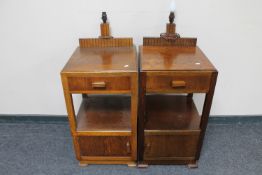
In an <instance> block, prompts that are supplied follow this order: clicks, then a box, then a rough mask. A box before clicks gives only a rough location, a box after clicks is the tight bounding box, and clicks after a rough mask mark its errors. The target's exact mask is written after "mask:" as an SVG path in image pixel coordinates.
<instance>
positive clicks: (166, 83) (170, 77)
mask: <svg viewBox="0 0 262 175" xmlns="http://www.w3.org/2000/svg"><path fill="white" fill-rule="evenodd" d="M210 80H211V74H209V73H201V72H199V73H198V72H197V73H190V72H183V73H180V72H173V73H171V74H160V75H157V74H154V75H148V76H147V80H146V90H147V92H174V93H176V92H178V93H179V92H182V93H190V92H207V91H208V90H209V86H210Z"/></svg>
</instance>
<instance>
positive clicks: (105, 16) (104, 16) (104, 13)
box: [101, 12, 107, 23]
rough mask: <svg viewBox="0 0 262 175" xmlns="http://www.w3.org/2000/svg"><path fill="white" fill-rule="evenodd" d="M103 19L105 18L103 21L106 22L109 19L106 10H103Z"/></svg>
mask: <svg viewBox="0 0 262 175" xmlns="http://www.w3.org/2000/svg"><path fill="white" fill-rule="evenodd" d="M101 19H102V20H103V23H106V21H107V15H106V12H102V18H101Z"/></svg>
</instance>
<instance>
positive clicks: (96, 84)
mask: <svg viewBox="0 0 262 175" xmlns="http://www.w3.org/2000/svg"><path fill="white" fill-rule="evenodd" d="M92 87H93V88H105V87H106V83H105V82H104V81H100V82H92Z"/></svg>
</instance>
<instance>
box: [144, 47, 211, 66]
mask: <svg viewBox="0 0 262 175" xmlns="http://www.w3.org/2000/svg"><path fill="white" fill-rule="evenodd" d="M140 59H141V71H172V70H175V71H176V70H189V71H215V70H216V69H215V67H214V66H213V65H212V63H211V62H210V61H209V60H208V58H207V57H206V56H205V54H204V53H203V52H202V51H201V50H200V48H199V47H183V48H182V47H172V46H166V47H164V46H140Z"/></svg>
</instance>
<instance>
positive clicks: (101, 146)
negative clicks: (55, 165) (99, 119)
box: [78, 136, 131, 157]
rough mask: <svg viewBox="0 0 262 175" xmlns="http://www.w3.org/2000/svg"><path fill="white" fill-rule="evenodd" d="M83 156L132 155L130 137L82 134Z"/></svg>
mask: <svg viewBox="0 0 262 175" xmlns="http://www.w3.org/2000/svg"><path fill="white" fill-rule="evenodd" d="M78 139H79V146H80V153H81V156H120V157H121V156H130V155H131V144H130V138H129V137H122V136H117V137H113V136H106V137H105V136H97V137H92V136H82V137H79V138H78Z"/></svg>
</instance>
